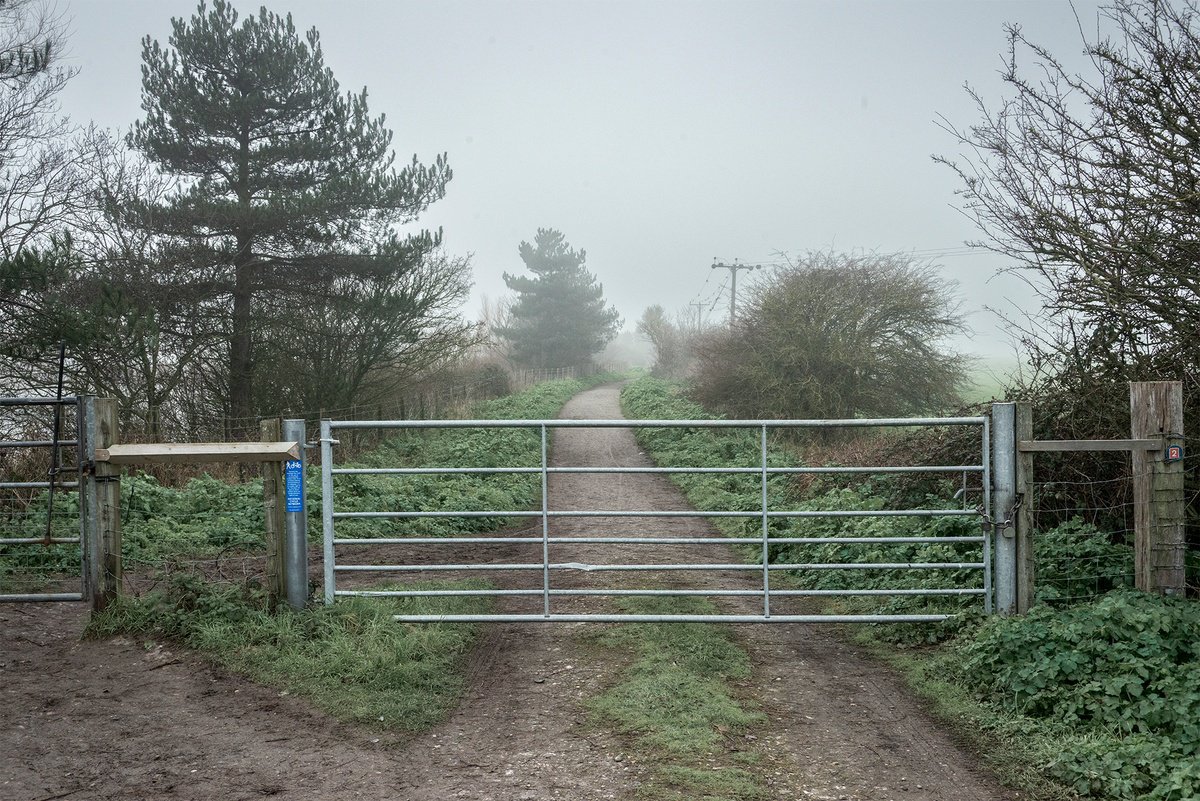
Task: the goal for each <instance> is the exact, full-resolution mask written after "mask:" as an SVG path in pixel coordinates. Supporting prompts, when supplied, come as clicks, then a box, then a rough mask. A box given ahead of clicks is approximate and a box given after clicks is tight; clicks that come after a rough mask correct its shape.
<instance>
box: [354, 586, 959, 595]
mask: <svg viewBox="0 0 1200 801" xmlns="http://www.w3.org/2000/svg"><path fill="white" fill-rule="evenodd" d="M541 594H542V591H541V590H338V591H337V592H336V593H335V595H345V596H361V597H364V598H456V597H488V596H495V597H504V596H511V595H541ZM550 594H551V595H579V596H589V595H594V596H601V597H606V596H628V595H636V596H657V595H663V596H701V597H704V596H710V595H711V596H714V597H725V596H729V597H753V598H758V597H760V596H761V595H762V591H761V590H664V589H658V588H648V589H643V590H630V589H599V590H595V589H576V590H562V589H560V590H555V589H552V590H550ZM771 594H772V595H775V596H778V597H784V596H787V597H801V596H837V595H866V596H871V595H875V596H890V595H983V590H982V589H981V588H978V587H976V588H971V587H945V588H941V589H938V588H928V589H895V590H877V589H849V590H778V589H776V590H771Z"/></svg>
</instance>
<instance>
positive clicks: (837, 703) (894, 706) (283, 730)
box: [0, 386, 1016, 801]
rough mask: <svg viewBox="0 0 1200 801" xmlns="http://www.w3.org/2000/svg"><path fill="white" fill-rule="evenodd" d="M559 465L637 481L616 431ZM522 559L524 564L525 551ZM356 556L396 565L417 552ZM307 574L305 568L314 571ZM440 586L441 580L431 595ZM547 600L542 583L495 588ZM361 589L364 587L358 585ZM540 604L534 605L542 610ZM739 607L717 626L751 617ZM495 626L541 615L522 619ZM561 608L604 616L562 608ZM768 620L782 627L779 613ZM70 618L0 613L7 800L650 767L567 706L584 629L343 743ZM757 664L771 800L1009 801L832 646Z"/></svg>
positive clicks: (526, 784) (576, 776) (477, 659)
mask: <svg viewBox="0 0 1200 801" xmlns="http://www.w3.org/2000/svg"><path fill="white" fill-rule="evenodd" d="M563 416H564V417H569V418H576V419H580V418H614V417H619V416H620V409H619V404H618V399H617V388H616V387H615V386H605V387H599V388H597V389H592V390H589V391H587V392H584V393H582V394H580V395H579V396H577V397H576V398H574V399H573V400H572V401H571V402H570V403H569V404H568V405H567V406H566V407H565V408H564V410H563ZM552 461H553V463H554V464H557V465H576V466H596V465H604V466H609V465H619V466H638V465H646V464H648V460H647V458H646V457H645V455H644V454H643V453H642V452H641V451H640V449H639V448H638V446H637V443H636V442H635V440H634V439H633V436H632V434H631V433H630V432H629V431H626V430H620V429H563V430H560V431H558V432H557V433H556V434H555V437H554V449H553V460H552ZM550 498H551V508H553V509H603V510H635V509H663V510H676V509H687V508H688V507H687V504H686V501H685V500H684V499H683V497H682V496H681V495H680V493H679V492H678V491H677V490H676V489H675V487H674V486H673V485H672V484H671V483H670V482H669V481H668V480H667V479H666V478H665V477H663V476H656V475H634V474H625V475H604V476H597V475H586V474H558V475H555V476H553V477H552V481H551V491H550ZM556 523H557V524H556V525H554V527H553V530H552V534H554V535H557V536H582V535H585V534H590V535H593V536H596V535H614V534H634V533H637V534H643V535H655V536H706V535H715V531H713V530H712V529H711V528H710V527H709V526H708V524H707V523H705V522H704V521H703V520H699V519H661V520H654V521H651V522H649V523H647V522H646V521H645V520H641V521H639V520H636V519H631V518H608V519H603V518H600V519H588V520H584V519H572V518H564V519H560V520H558V521H556ZM535 547H537V546H535ZM538 550H539V552H538V553H536V554H530V553H529V551H528V550H522V547H521V546H513V545H498V546H495V547H489V546H481V547H476V548H473V549H470V550H468V549H466V548H465V547H457V546H456V547H455V548H451V549H448V551H447V552H439V560H441V561H445V562H448V563H449V562H453V561H457V560H462V561H467V559H466V557H470V558H469V561H485V560H489V559H490V560H495V561H529V560H531V556H532V557H533V558H532V561H540V560H541V554H540V548H539V549H538ZM405 551H407V549H402V550H401V551H399V552H397V551H396V550H392V551H389V552H387V553H386V554H381V553H377V552H371V551H368V552H367V553H365V554H361V555H362V556H365V557H366V558H367V559H368V560H371V559H376V558H378V559H379V560H380V561H389V562H392V563H395V562H396V561H399V560H404V559H410V558H411V559H415V558H416V557H417V553H416V552H405ZM317 559H319V555H314V565H315V566H316V565H317V561H316V560H317ZM551 561H556V562H557V561H569V562H581V563H589V564H604V563H610V564H611V563H621V562H641V563H647V562H688V561H692V562H696V561H715V562H728V561H734V560H733V558H732V555H731V554H730V553H729V552H728V550H727V549H726V548H725V546H723V545H717V546H713V545H688V546H684V545H680V546H674V545H672V546H664V547H662V548H656V549H654V552H653V553H647V547H646V546H628V545H578V546H575V545H571V546H565V545H564V546H558V547H557V548H556V549H555V550H554V552H553V553H552V554H551ZM444 577H445V576H439V578H444ZM489 578H491V579H493V580H495V581H496V582H497V583H498V584H500V585H501V586H509V587H524V586H540V579H541V576H540V573H538V574H536V576H533V577H531V576H530V574H516V573H509V572H500V573H496V574H493V575H489ZM364 580H366V579H364ZM754 581H755V576H754V575H753V573H752V572H747V573H733V572H730V573H728V574H726V575H719V574H714V573H709V574H696V573H690V572H689V573H688V574H686V575H685V574H680V573H662V574H661V575H659V574H653V575H646V574H642V575H631V574H619V573H596V572H583V571H577V572H573V573H569V574H563V575H561V576H559V575H556V576H555V579H554V585H553V586H555V587H562V588H567V587H602V586H624V587H636V586H697V587H707V588H711V587H715V586H722V587H730V588H743V587H753V586H754ZM537 603H538V604H540V599H539V600H538V601H537ZM754 603H756V602H755V601H751V600H749V599H745V600H744V602H743V599H728V602H723V603H722V606H723V608H726V609H729V610H730V611H752V608H753V607H752V604H754ZM505 604H506V606H505V607H504V608H508V609H512V610H513V611H534V608H532V607H531V606H530V602H529V601H528V599H525V600H524V603H523V602H522V599H511V600H506V601H505ZM555 608H556V610H562V611H576V610H580V611H582V610H585V609H590V610H597V611H599V610H611V609H612V607H611V606H607V605H606V602H605V601H604V600H602V599H597V598H556V599H555ZM773 611H777V612H786V611H788V610H787V609H786V606H780V607H776V606H775V605H774V604H773ZM83 625H84V613H83V611H82V610H81V608H80V607H79V606H77V605H67V604H62V605H49V604H48V605H15V606H7V607H0V799H4V801H51V799H60V798H65V799H97V800H101V799H104V800H107V799H112V800H113V801H115V800H116V799H130V800H132V799H160V798H168V799H195V800H196V801H209V800H210V799H214V800H215V799H257V798H264V797H277V798H283V799H297V800H298V799H306V801H325V800H326V799H328V800H329V801H332V800H333V799H379V800H380V801H382V800H383V799H389V800H391V799H414V800H415V799H422V800H425V799H453V798H467V799H479V800H480V801H485V800H491V801H510V800H512V801H534V800H535V799H571V800H574V801H585V800H586V799H632V798H634V797H636V793H637V788H638V786H639V783H640V782H641V781H642V780H643V779H644V770H645V769H644V766H643V765H641V764H640V762H639V760H638V758H637V754H636V753H635V752H633V751H631V749H630V746H629V743H627V742H623V741H622V740H621V739H620V738H618V737H614V736H612V735H610V734H607V733H604V732H602V731H599V730H598V729H597V728H596V727H595V726H594V725H591V724H589V723H588V722H587V719H586V714H585V713H584V712H583V711H582V709H581V699H583V698H586V697H588V696H591V695H594V694H595V693H597V692H598V691H599V690H600V689H601V688H603V687H604V686H606V685H607V684H609V683H611V682H613V681H614V680H615V678H616V674H617V672H618V671H619V670H620V668H621V664H620V663H619V662H611V661H607V660H608V659H609V658H615V657H605V656H604V655H603V654H602V653H599V652H598V651H597V649H595V648H588V647H586V646H585V645H584V644H583V642H582V639H581V637H580V634H581V632H582V631H583V627H584V626H588V625H593V626H594V625H598V624H553V625H544V624H543V625H539V624H511V625H505V624H499V625H490V626H488V627H487V628H486V630H485V633H484V634H483V637H482V640H481V643H480V645H479V647H478V648H477V649H476V651H475V653H474V654H473V656H472V657H471V662H470V664H469V679H470V684H469V690H468V692H467V695H466V697H465V698H464V699H463V701H462V703H461V704H460V705H459V707H458V708H457V710H456V711H455V712H454V713H453V714H452V715H451V717H450V718H449V719H448V720H447V721H446V722H445V723H443V724H442V725H440V726H438V727H437V728H435V729H434V730H432V731H430V732H428V733H426V734H423V735H419V736H416V737H401V736H397V735H380V734H379V733H378V732H371V731H369V730H366V729H363V728H360V727H355V726H347V725H342V724H338V723H335V722H332V721H330V720H329V719H328V718H327V717H325V716H324V715H322V714H321V713H319V712H317V711H314V710H313V709H312V708H311V707H310V706H309V705H308V704H306V703H305V702H304V701H302V700H300V699H297V698H294V697H291V696H287V695H282V694H281V693H280V692H278V691H276V690H272V689H269V688H264V687H260V686H257V685H255V684H252V683H250V682H248V681H246V680H244V679H242V678H240V677H237V676H233V675H229V674H228V673H227V672H225V671H222V670H220V669H218V668H214V667H212V666H210V665H208V664H207V663H206V662H204V661H203V660H202V659H200V658H198V657H196V656H193V655H191V654H189V653H185V652H177V651H172V650H170V649H169V648H163V647H161V646H153V647H149V648H148V647H147V646H146V644H145V643H141V642H133V641H130V640H127V639H116V640H111V641H107V642H95V641H81V640H80V633H81V631H82V629H83ZM735 631H736V636H737V637H738V639H739V641H740V642H741V643H742V644H743V645H744V646H745V647H746V648H747V649H748V650H749V652H750V653H751V656H752V658H753V661H754V664H755V666H756V667H755V672H754V676H753V678H752V679H751V680H750V681H748V682H747V683H746V684H745V685H744V686H743V687H741V688H740V690H741V692H743V693H745V694H746V695H747V696H748V697H753V698H757V699H758V700H759V701H760V703H761V704H762V709H763V710H764V712H766V713H767V715H768V716H769V724H768V725H767V726H766V727H765V728H764V729H763V730H762V731H760V732H759V733H758V738H759V739H758V741H757V743H756V745H757V747H759V748H760V750H762V751H763V752H764V753H765V755H766V759H764V761H763V762H762V763H761V764H760V765H759V766H758V768H757V769H759V770H761V771H763V773H764V775H765V779H766V782H767V784H768V786H769V787H770V788H771V791H772V793H774V794H776V795H777V796H778V797H779V798H796V799H854V800H855V801H859V800H862V801H866V800H867V799H871V800H873V801H876V800H877V801H883V800H884V799H904V800H905V801H909V800H911V801H950V800H951V799H953V800H954V801H963V800H966V799H972V800H975V799H979V800H980V801H983V800H984V799H989V800H990V799H1008V798H1015V797H1016V795H1015V794H1013V793H1010V792H1008V791H1005V790H1004V789H1002V788H1000V787H999V786H998V785H997V784H996V782H995V781H994V779H993V778H991V776H990V775H989V774H988V772H987V771H986V770H985V769H983V768H982V767H981V766H980V764H979V760H978V759H977V758H975V757H974V756H973V755H971V754H969V753H967V752H966V751H964V750H963V749H962V748H960V747H959V746H958V745H956V743H955V742H954V740H953V738H952V737H951V736H949V735H948V734H947V733H946V732H945V731H944V730H943V729H942V728H941V727H940V726H939V725H938V724H937V723H936V722H935V721H933V720H932V719H931V718H930V716H929V715H928V714H927V713H926V711H925V710H924V708H923V705H922V703H921V702H919V701H917V700H916V699H914V698H913V697H912V696H911V695H910V694H909V693H908V692H907V691H906V690H905V689H904V687H903V685H902V682H901V681H900V680H899V679H898V678H896V677H895V676H894V675H893V673H892V672H891V671H890V670H888V669H887V668H886V667H884V666H881V665H880V664H878V663H877V662H875V661H873V660H872V659H870V658H869V657H867V656H865V655H864V654H863V653H861V652H860V651H859V650H858V649H856V648H855V647H853V646H852V645H849V644H847V643H846V642H845V640H844V639H843V638H842V637H840V636H838V635H837V634H836V633H834V632H832V631H830V630H829V629H827V628H822V627H821V626H813V625H772V626H754V625H745V626H739V627H737V628H736V629H735Z"/></svg>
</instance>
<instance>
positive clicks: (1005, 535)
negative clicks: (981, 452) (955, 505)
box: [992, 403, 1017, 615]
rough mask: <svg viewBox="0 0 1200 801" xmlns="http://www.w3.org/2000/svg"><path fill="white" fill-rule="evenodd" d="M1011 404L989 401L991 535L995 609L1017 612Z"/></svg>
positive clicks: (1013, 407)
mask: <svg viewBox="0 0 1200 801" xmlns="http://www.w3.org/2000/svg"><path fill="white" fill-rule="evenodd" d="M1016 409H1017V405H1016V404H1015V403H993V404H992V523H993V525H992V536H993V541H994V543H995V560H996V570H995V574H994V579H993V582H994V584H995V588H996V611H997V612H999V613H1000V614H1002V615H1011V614H1015V613H1016V611H1017V538H1016V530H1015V528H1014V527H1013V520H1012V516H1013V509H1014V507H1015V506H1016V500H1017V440H1016Z"/></svg>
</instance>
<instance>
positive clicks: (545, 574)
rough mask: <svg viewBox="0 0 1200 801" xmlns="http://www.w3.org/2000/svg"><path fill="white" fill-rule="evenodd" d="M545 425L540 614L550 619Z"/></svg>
mask: <svg viewBox="0 0 1200 801" xmlns="http://www.w3.org/2000/svg"><path fill="white" fill-rule="evenodd" d="M547 456H548V454H547V449H546V424H545V423H542V614H543V615H545V616H546V617H550V481H549V480H548V477H547V474H546V469H547V468H548V467H549V459H548V458H547Z"/></svg>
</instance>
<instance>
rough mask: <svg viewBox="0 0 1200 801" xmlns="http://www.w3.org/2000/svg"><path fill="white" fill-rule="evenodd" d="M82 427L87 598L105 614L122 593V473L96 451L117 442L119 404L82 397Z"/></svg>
mask: <svg viewBox="0 0 1200 801" xmlns="http://www.w3.org/2000/svg"><path fill="white" fill-rule="evenodd" d="M80 422H81V425H80V426H79V432H80V436H82V437H83V439H84V442H83V449H82V450H83V456H84V459H85V461H86V468H87V469H86V471H85V478H84V484H83V486H82V487H81V488H80V495H79V498H80V513H81V514H82V516H83V532H84V537H83V562H84V567H85V569H84V580H85V586H84V597H85V598H87V599H89V600H90V602H91V605H92V611H93V612H100V611H102V610H103V609H104V608H105V607H107V606H108V605H109V603H111V602H112V601H113V600H114V599H115V598H116V597H117V595H118V594H120V592H121V468H120V467H119V466H116V465H113V464H110V463H109V462H107V461H99V460H97V459H96V451H97V450H99V449H105V448H108V447H109V446H111V445H112V444H113V440H114V439H116V431H117V402H116V401H115V400H114V399H112V398H97V397H94V396H91V395H89V396H86V397H84V398H83V420H82V421H80Z"/></svg>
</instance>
